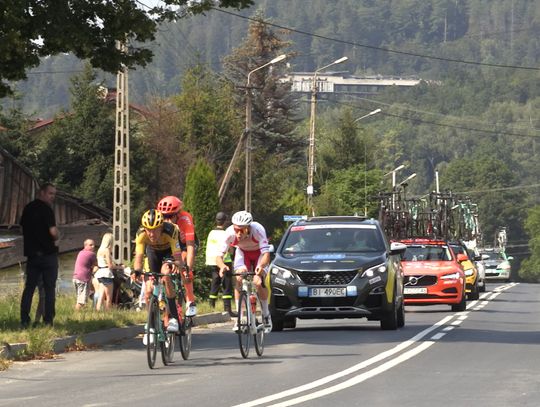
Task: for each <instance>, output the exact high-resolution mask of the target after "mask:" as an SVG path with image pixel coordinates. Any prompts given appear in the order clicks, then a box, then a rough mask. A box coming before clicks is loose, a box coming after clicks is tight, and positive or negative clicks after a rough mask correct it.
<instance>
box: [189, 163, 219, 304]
mask: <svg viewBox="0 0 540 407" xmlns="http://www.w3.org/2000/svg"><path fill="white" fill-rule="evenodd" d="M184 207H185V208H186V209H187V210H188V211H189V212H190V213H191V214H192V215H193V222H194V223H195V226H196V232H197V237H198V238H199V241H200V245H199V248H198V251H197V257H196V259H195V268H196V270H198V271H199V273H197V274H196V277H195V279H196V284H195V289H196V291H197V295H198V296H202V297H206V296H207V294H208V290H209V288H210V281H211V279H210V275H209V274H208V270H207V269H206V266H205V251H206V238H207V236H208V234H209V233H210V230H211V229H212V228H213V226H214V222H215V221H214V220H215V217H216V213H217V212H218V210H219V198H218V188H217V183H216V177H215V175H214V172H213V171H212V168H210V166H209V165H208V163H207V162H206V161H205V160H204V159H202V158H200V159H198V160H197V161H196V162H195V163H194V164H193V166H191V168H190V169H189V171H188V174H187V177H186V190H185V192H184Z"/></svg>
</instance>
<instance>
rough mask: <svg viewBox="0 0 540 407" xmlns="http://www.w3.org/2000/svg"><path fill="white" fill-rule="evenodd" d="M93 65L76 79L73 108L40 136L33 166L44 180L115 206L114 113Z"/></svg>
mask: <svg viewBox="0 0 540 407" xmlns="http://www.w3.org/2000/svg"><path fill="white" fill-rule="evenodd" d="M94 80H95V72H94V71H93V70H92V68H91V67H90V65H89V64H88V65H86V67H85V70H84V72H83V73H81V74H80V75H77V76H75V77H74V78H73V79H72V80H71V94H72V109H73V111H72V112H70V113H68V112H63V113H62V114H60V115H58V116H57V118H56V120H55V122H54V123H53V125H52V126H51V129H50V130H47V131H46V133H45V134H44V136H43V137H40V139H39V141H38V148H37V159H36V161H35V163H34V165H33V168H34V169H35V170H36V172H37V174H36V175H37V177H38V178H39V179H40V180H42V181H53V182H54V183H55V184H56V185H57V186H58V187H59V188H60V189H63V190H64V191H67V192H69V193H72V194H74V195H76V196H79V197H81V198H84V199H87V200H89V201H92V202H94V203H95V204H97V205H102V206H105V207H109V208H110V207H112V189H113V176H112V171H113V166H114V162H113V157H114V153H113V152H114V128H115V125H114V114H113V112H112V109H111V106H110V105H107V104H106V103H105V101H104V98H103V88H102V87H101V86H100V85H99V84H97V83H95V82H94Z"/></svg>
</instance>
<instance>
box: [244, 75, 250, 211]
mask: <svg viewBox="0 0 540 407" xmlns="http://www.w3.org/2000/svg"><path fill="white" fill-rule="evenodd" d="M250 73H251V72H250ZM248 78H249V76H248ZM244 133H245V134H246V135H247V137H246V185H245V189H244V210H246V211H248V212H251V88H250V87H249V79H248V86H247V87H246V128H245V129H244Z"/></svg>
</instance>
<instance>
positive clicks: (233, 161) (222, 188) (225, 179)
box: [218, 131, 246, 203]
mask: <svg viewBox="0 0 540 407" xmlns="http://www.w3.org/2000/svg"><path fill="white" fill-rule="evenodd" d="M245 138H246V132H245V131H244V132H243V133H242V135H241V136H240V139H239V140H238V143H237V144H236V148H235V149H234V154H233V156H232V158H231V162H230V163H229V166H228V167H227V171H226V172H225V175H224V176H223V180H222V181H221V185H220V187H219V192H218V196H219V203H222V202H223V198H224V197H225V192H227V188H228V186H229V181H230V180H231V175H232V169H233V167H234V164H236V160H237V159H238V156H239V155H240V151H241V149H242V145H243V144H244V141H245Z"/></svg>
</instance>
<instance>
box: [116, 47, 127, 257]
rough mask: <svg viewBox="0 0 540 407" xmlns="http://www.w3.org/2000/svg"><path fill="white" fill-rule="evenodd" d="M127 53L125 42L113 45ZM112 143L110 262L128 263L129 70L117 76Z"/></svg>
mask: <svg viewBox="0 0 540 407" xmlns="http://www.w3.org/2000/svg"><path fill="white" fill-rule="evenodd" d="M116 46H117V48H118V49H119V50H120V51H122V52H124V53H127V46H126V44H125V43H120V42H119V41H118V42H117V43H116ZM114 137H115V143H114V198H113V250H112V252H113V259H114V262H115V263H117V264H128V263H129V261H130V259H131V240H130V237H129V232H130V221H129V217H130V210H129V201H130V191H129V95H128V69H127V67H126V66H123V67H122V69H121V70H119V71H118V74H117V75H116V132H115V136H114Z"/></svg>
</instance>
